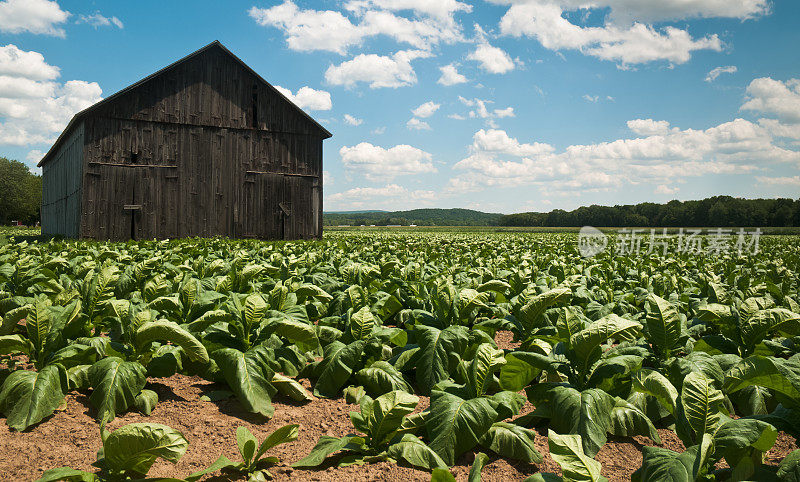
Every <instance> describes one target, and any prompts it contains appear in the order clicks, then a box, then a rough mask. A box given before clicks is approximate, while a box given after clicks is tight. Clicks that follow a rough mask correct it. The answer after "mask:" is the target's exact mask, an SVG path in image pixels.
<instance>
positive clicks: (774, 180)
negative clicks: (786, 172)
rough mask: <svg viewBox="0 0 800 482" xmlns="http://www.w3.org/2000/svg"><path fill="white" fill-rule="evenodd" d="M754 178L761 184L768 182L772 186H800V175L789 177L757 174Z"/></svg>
mask: <svg viewBox="0 0 800 482" xmlns="http://www.w3.org/2000/svg"><path fill="white" fill-rule="evenodd" d="M756 180H757V181H758V182H760V183H763V184H770V185H773V186H798V187H800V176H791V177H788V176H786V177H763V176H758V177H756Z"/></svg>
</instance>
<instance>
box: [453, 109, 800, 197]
mask: <svg viewBox="0 0 800 482" xmlns="http://www.w3.org/2000/svg"><path fill="white" fill-rule="evenodd" d="M628 127H629V128H630V129H631V130H632V131H634V132H637V133H640V134H641V135H643V137H638V138H633V139H618V140H614V141H610V142H601V143H597V144H588V145H572V146H568V147H567V148H566V149H564V150H563V151H561V152H556V150H555V149H554V148H553V147H552V146H550V145H548V144H540V143H521V142H519V141H518V140H517V139H515V138H512V137H510V136H508V134H507V133H506V132H505V131H502V130H496V129H495V130H488V131H484V130H480V131H478V132H476V133H475V136H474V137H473V143H472V145H471V146H470V148H469V155H468V156H467V157H466V158H464V159H462V160H461V161H459V162H458V163H456V164H455V165H454V167H453V168H454V169H455V170H457V171H461V173H460V174H459V175H457V176H456V177H455V178H453V179H451V180H450V182H449V184H448V187H447V190H448V191H450V192H454V191H464V192H468V191H475V190H480V189H482V188H485V187H489V186H501V187H509V186H521V185H539V186H542V187H546V186H558V188H559V189H560V190H562V191H564V192H570V191H572V192H575V191H578V190H611V189H617V188H619V187H621V186H624V185H626V184H627V185H633V184H640V183H651V184H654V185H655V186H658V185H662V184H663V185H664V186H667V185H668V183H673V182H675V180H679V179H681V178H685V177H690V176H701V175H704V174H743V173H753V172H757V171H760V170H763V169H765V168H766V166H768V165H774V164H777V165H780V164H784V163H794V164H795V165H798V164H800V152H797V151H794V150H790V149H786V148H784V147H782V146H781V145H778V144H776V143H775V142H774V138H773V136H772V135H771V133H770V132H769V131H768V130H767V129H765V128H764V127H762V126H760V125H758V124H756V123H753V122H750V121H747V120H744V119H735V120H733V121H731V122H726V123H723V124H720V125H718V126H715V127H711V128H709V129H705V130H695V129H685V130H681V129H678V128H670V126H669V124H668V123H667V122H665V121H653V120H652V119H636V120H634V121H630V122H629V123H628ZM657 189H658V188H657ZM664 189H665V188H662V189H661V190H662V191H663V190H664ZM664 193H666V192H664Z"/></svg>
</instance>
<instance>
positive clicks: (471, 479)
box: [467, 452, 489, 482]
mask: <svg viewBox="0 0 800 482" xmlns="http://www.w3.org/2000/svg"><path fill="white" fill-rule="evenodd" d="M488 463H489V456H488V455H486V454H485V453H483V452H478V453H476V454H475V460H473V461H472V467H470V469H469V476H467V482H481V470H483V467H484V466H485V465H486V464H488Z"/></svg>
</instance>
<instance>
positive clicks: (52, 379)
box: [0, 365, 68, 431]
mask: <svg viewBox="0 0 800 482" xmlns="http://www.w3.org/2000/svg"><path fill="white" fill-rule="evenodd" d="M67 390H68V381H67V372H66V370H65V369H64V367H62V366H61V365H49V366H46V367H44V368H43V369H42V370H40V371H39V372H31V371H26V370H17V371H15V372H13V373H12V374H11V375H9V376H8V378H6V379H5V381H4V382H3V386H2V388H1V389H0V412H2V413H3V414H4V415H5V416H6V423H8V426H9V427H11V428H13V429H14V430H19V431H22V430H25V429H27V428H28V427H30V426H32V425H35V424H37V423H39V422H41V421H42V420H43V419H44V418H45V417H49V416H50V415H52V414H53V412H54V411H55V409H56V408H58V406H59V405H60V404H61V402H63V401H64V395H66V393H67Z"/></svg>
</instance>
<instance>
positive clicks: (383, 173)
mask: <svg viewBox="0 0 800 482" xmlns="http://www.w3.org/2000/svg"><path fill="white" fill-rule="evenodd" d="M339 155H340V156H341V157H342V163H343V164H344V166H345V168H347V169H348V170H350V171H353V172H357V173H360V174H364V176H365V177H366V178H367V179H370V180H380V179H393V178H394V177H397V176H405V175H409V174H422V173H428V172H436V168H435V167H433V162H432V157H433V156H431V154H429V153H427V152H425V151H423V150H421V149H417V148H416V147H412V146H409V145H405V144H401V145H397V146H394V147H391V148H389V149H384V148H383V147H380V146H374V145H372V144H370V143H368V142H362V143H360V144H358V145H355V146H352V147H348V146H344V147H342V148H341V149H340V150H339Z"/></svg>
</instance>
